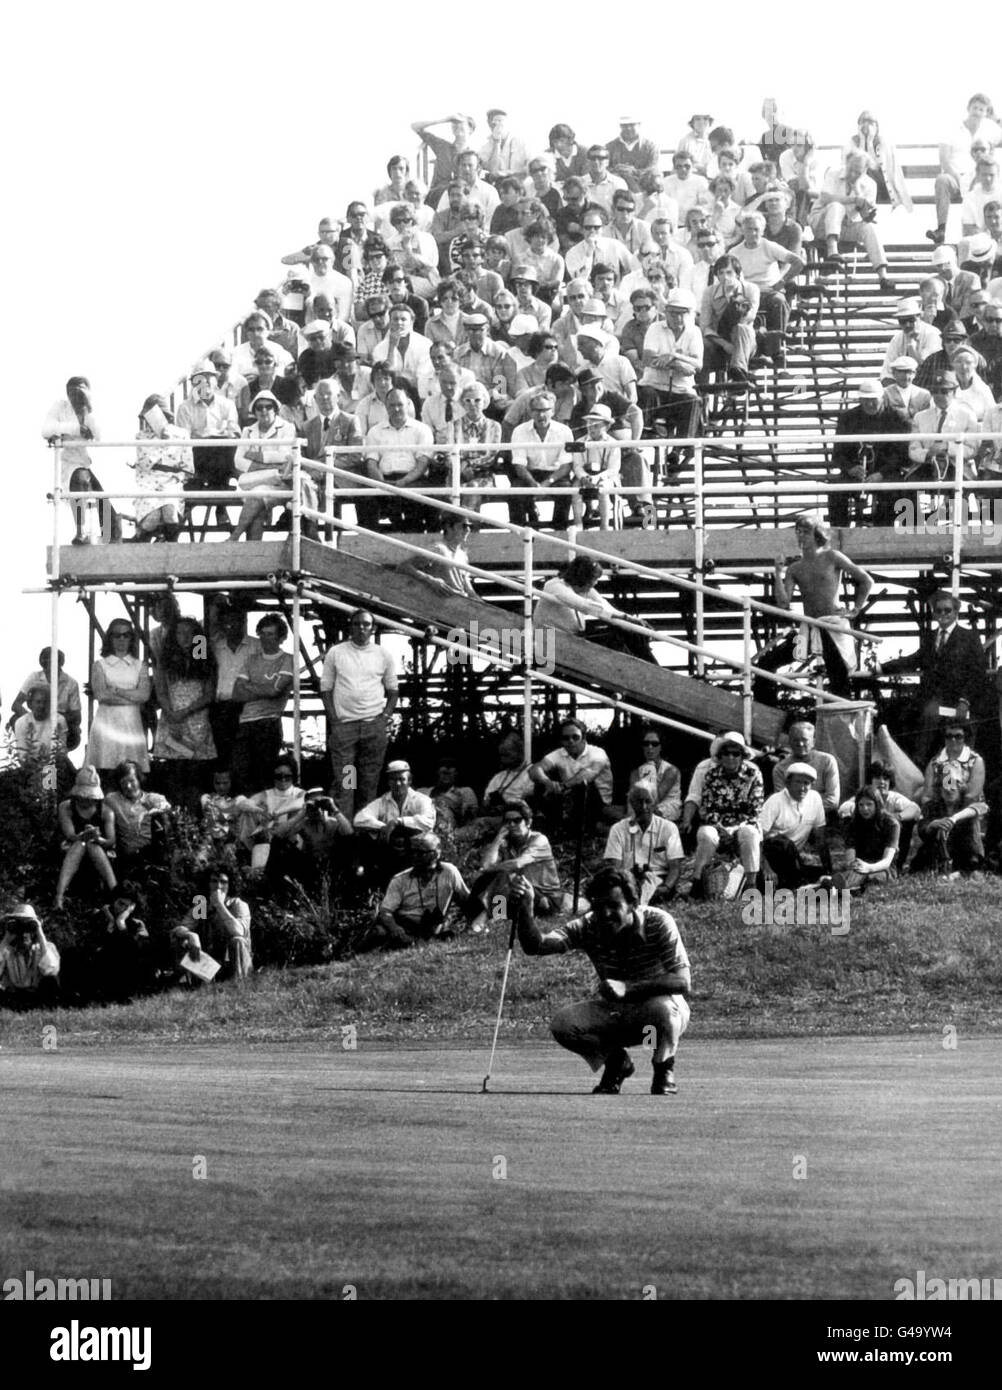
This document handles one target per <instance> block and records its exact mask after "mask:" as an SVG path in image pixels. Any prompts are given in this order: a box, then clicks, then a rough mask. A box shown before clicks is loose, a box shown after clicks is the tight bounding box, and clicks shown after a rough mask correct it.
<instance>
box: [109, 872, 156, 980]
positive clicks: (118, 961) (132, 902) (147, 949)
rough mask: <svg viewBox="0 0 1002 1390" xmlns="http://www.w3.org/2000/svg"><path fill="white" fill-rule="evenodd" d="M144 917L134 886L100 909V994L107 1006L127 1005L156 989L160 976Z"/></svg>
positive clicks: (125, 885) (122, 888) (140, 897)
mask: <svg viewBox="0 0 1002 1390" xmlns="http://www.w3.org/2000/svg"><path fill="white" fill-rule="evenodd" d="M145 914H146V907H145V902H144V899H143V894H142V892H141V891H140V889H139V888H138V886H137V885H136V884H135V883H123V884H122V885H121V886H120V887H118V888H116V889H115V890H114V897H113V898H112V900H111V902H110V903H106V904H105V905H104V906H103V907H102V909H101V917H100V930H101V940H100V944H99V945H98V947H97V952H96V954H97V970H98V992H99V994H100V996H101V998H102V999H103V1000H105V1001H107V1002H108V1003H113V1004H127V1003H129V1002H130V1000H132V999H134V998H135V997H136V995H137V994H148V993H149V992H150V990H152V988H153V986H154V983H155V981H156V973H157V972H156V967H155V964H154V961H153V949H152V942H151V941H150V933H149V928H148V927H147V925H146V922H145V921H144V917H145Z"/></svg>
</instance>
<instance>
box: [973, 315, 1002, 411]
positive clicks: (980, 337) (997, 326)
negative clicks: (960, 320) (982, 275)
mask: <svg viewBox="0 0 1002 1390" xmlns="http://www.w3.org/2000/svg"><path fill="white" fill-rule="evenodd" d="M982 317H983V321H984V327H983V328H981V329H979V331H978V332H977V333H974V334H972V335H971V340H970V343H969V344H968V346H970V347H972V348H974V349H975V351H976V352H980V354H981V356H982V357H983V358H984V359H985V363H986V369H985V370H984V371H983V372H982V375H983V376H984V378H985V380H986V381H987V383H988V385H989V386H990V387H991V389H992V392H993V393H994V395H995V398H996V400H1002V298H999V299H991V300H989V301H988V303H987V304H986V305H985V308H984V312H983V315H982Z"/></svg>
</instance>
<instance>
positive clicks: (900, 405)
mask: <svg viewBox="0 0 1002 1390" xmlns="http://www.w3.org/2000/svg"><path fill="white" fill-rule="evenodd" d="M890 370H891V380H890V383H889V384H888V385H887V386H885V387H884V404H885V405H886V406H887V408H888V410H892V411H893V412H894V414H895V415H896V416H897V417H898V419H899V420H900V421H901V429H902V432H904V431H905V430H910V429H911V427H912V421H913V420H914V419H915V416H916V415H917V414H918V413H919V411H920V410H928V409H929V407H930V406H931V405H932V397H931V396H930V395H929V392H928V391H926V390H924V388H923V387H921V386H916V385H915V373H916V372H917V371H918V363H917V362H916V361H915V358H914V357H907V356H906V355H905V354H902V355H901V356H900V357H895V358H894V360H893V362H891V364H890Z"/></svg>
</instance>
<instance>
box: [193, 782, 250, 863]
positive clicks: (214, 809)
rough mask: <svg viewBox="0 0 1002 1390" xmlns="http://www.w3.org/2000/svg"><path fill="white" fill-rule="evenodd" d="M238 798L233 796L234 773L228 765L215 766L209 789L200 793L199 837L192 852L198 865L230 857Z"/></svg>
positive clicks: (235, 836) (237, 818) (237, 810)
mask: <svg viewBox="0 0 1002 1390" xmlns="http://www.w3.org/2000/svg"><path fill="white" fill-rule="evenodd" d="M240 801H241V798H240V797H236V796H234V795H233V774H232V772H231V771H230V769H229V768H228V767H217V768H216V770H215V771H214V772H213V774H212V791H211V792H203V793H202V795H201V797H200V799H199V805H200V807H201V822H202V838H201V841H200V843H199V846H198V850H197V852H196V855H195V862H196V864H197V865H198V866H199V868H202V869H205V868H208V866H209V864H210V862H211V861H213V860H222V859H223V858H225V857H228V856H230V857H231V856H232V852H233V851H232V847H233V846H234V845H235V844H236V840H237V825H238V822H239V819H240Z"/></svg>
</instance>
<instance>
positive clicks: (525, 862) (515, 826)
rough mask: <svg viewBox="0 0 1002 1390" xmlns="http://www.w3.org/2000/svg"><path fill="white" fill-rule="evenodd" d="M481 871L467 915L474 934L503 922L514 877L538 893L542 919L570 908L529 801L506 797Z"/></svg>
mask: <svg viewBox="0 0 1002 1390" xmlns="http://www.w3.org/2000/svg"><path fill="white" fill-rule="evenodd" d="M481 869H482V872H481V873H480V874H478V875H477V877H476V878H475V879H474V881H473V886H472V888H471V889H470V900H469V903H468V904H467V916H468V918H469V920H470V925H471V928H472V930H473V931H475V932H479V931H483V930H485V928H487V923H488V921H501V920H504V918H506V917H507V916H508V915H509V914H508V906H507V902H508V896H509V892H510V888H511V879H512V875H513V874H521V875H523V876H524V877H525V878H527V879H528V880H529V882H530V883H531V884H532V886H533V889H534V890H535V895H536V902H537V903H538V908H537V911H539V912H541V913H542V914H543V915H546V914H549V913H551V912H560V911H562V910H566V909H567V908H570V907H571V905H572V904H571V902H570V895H569V894H567V893H565V892H564V890H563V888H562V887H561V886H560V874H559V871H558V870H557V864H556V860H555V859H554V857H553V849H552V847H551V845H550V842H549V840H548V839H547V838H546V836H545V835H544V834H543V833H542V832H541V831H539V830H533V828H532V810H531V808H530V806H529V805H528V803H527V802H526V801H523V800H520V799H517V798H515V797H510V798H507V799H506V800H505V801H504V802H503V803H502V806H501V828H500V830H499V831H498V833H497V835H496V836H495V838H494V840H493V841H492V842H491V844H490V845H489V846H488V848H487V850H486V852H485V854H484V857H483V860H482V861H481Z"/></svg>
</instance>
